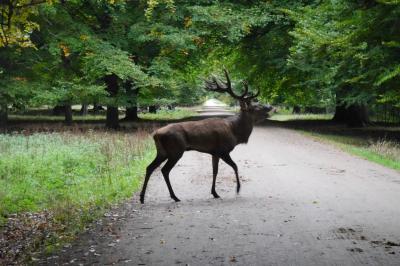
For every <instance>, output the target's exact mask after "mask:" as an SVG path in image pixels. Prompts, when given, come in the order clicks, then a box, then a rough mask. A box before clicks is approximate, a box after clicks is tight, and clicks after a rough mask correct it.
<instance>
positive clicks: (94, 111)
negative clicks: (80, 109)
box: [93, 103, 104, 115]
mask: <svg viewBox="0 0 400 266" xmlns="http://www.w3.org/2000/svg"><path fill="white" fill-rule="evenodd" d="M101 110H104V108H103V106H101V105H99V104H97V103H93V114H95V115H96V114H98V113H99V111H101Z"/></svg>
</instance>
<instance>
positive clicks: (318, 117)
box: [270, 113, 333, 121]
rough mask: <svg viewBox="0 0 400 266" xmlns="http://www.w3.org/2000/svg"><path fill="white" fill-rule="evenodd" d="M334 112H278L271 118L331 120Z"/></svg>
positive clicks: (279, 119)
mask: <svg viewBox="0 0 400 266" xmlns="http://www.w3.org/2000/svg"><path fill="white" fill-rule="evenodd" d="M332 117H333V115H332V114H284V113H283V114H281V113H277V114H274V115H272V116H271V118H270V119H271V120H276V121H291V120H330V119H332Z"/></svg>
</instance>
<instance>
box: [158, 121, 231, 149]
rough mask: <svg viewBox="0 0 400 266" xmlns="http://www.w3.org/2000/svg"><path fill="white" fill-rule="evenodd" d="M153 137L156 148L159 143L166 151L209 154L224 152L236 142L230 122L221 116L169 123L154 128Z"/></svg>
mask: <svg viewBox="0 0 400 266" xmlns="http://www.w3.org/2000/svg"><path fill="white" fill-rule="evenodd" d="M154 138H155V140H156V145H157V149H159V147H158V146H159V145H160V146H162V147H160V148H162V149H163V150H165V152H167V153H171V152H172V153H174V152H177V151H185V150H196V151H200V152H206V153H211V154H218V153H226V152H230V151H231V150H233V148H234V147H235V146H236V144H237V140H236V138H235V136H234V134H233V133H232V128H231V123H230V122H229V121H228V120H226V119H221V118H209V119H204V120H201V121H189V122H181V123H175V124H170V125H167V126H165V127H162V128H160V129H158V130H156V132H155V133H154ZM157 142H159V143H160V144H159V145H158V144H157Z"/></svg>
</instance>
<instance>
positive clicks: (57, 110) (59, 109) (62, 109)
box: [53, 105, 65, 115]
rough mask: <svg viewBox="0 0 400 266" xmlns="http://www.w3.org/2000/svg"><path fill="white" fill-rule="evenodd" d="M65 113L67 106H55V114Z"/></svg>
mask: <svg viewBox="0 0 400 266" xmlns="http://www.w3.org/2000/svg"><path fill="white" fill-rule="evenodd" d="M64 113H65V106H63V105H56V106H54V108H53V115H62V114H64Z"/></svg>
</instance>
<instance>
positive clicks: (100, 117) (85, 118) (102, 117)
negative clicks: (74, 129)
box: [9, 114, 123, 122]
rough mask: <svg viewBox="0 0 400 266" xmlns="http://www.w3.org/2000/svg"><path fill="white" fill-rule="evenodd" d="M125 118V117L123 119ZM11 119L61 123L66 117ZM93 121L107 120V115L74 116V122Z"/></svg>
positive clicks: (12, 115) (50, 116)
mask: <svg viewBox="0 0 400 266" xmlns="http://www.w3.org/2000/svg"><path fill="white" fill-rule="evenodd" d="M121 118H123V117H121ZM9 119H10V120H13V121H50V122H53V121H60V122H63V121H64V120H65V117H64V116H63V115H43V114H40V115H30V114H23V115H22V114H10V115H9ZM88 120H90V121H92V120H105V115H85V116H81V115H74V116H73V121H88Z"/></svg>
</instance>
